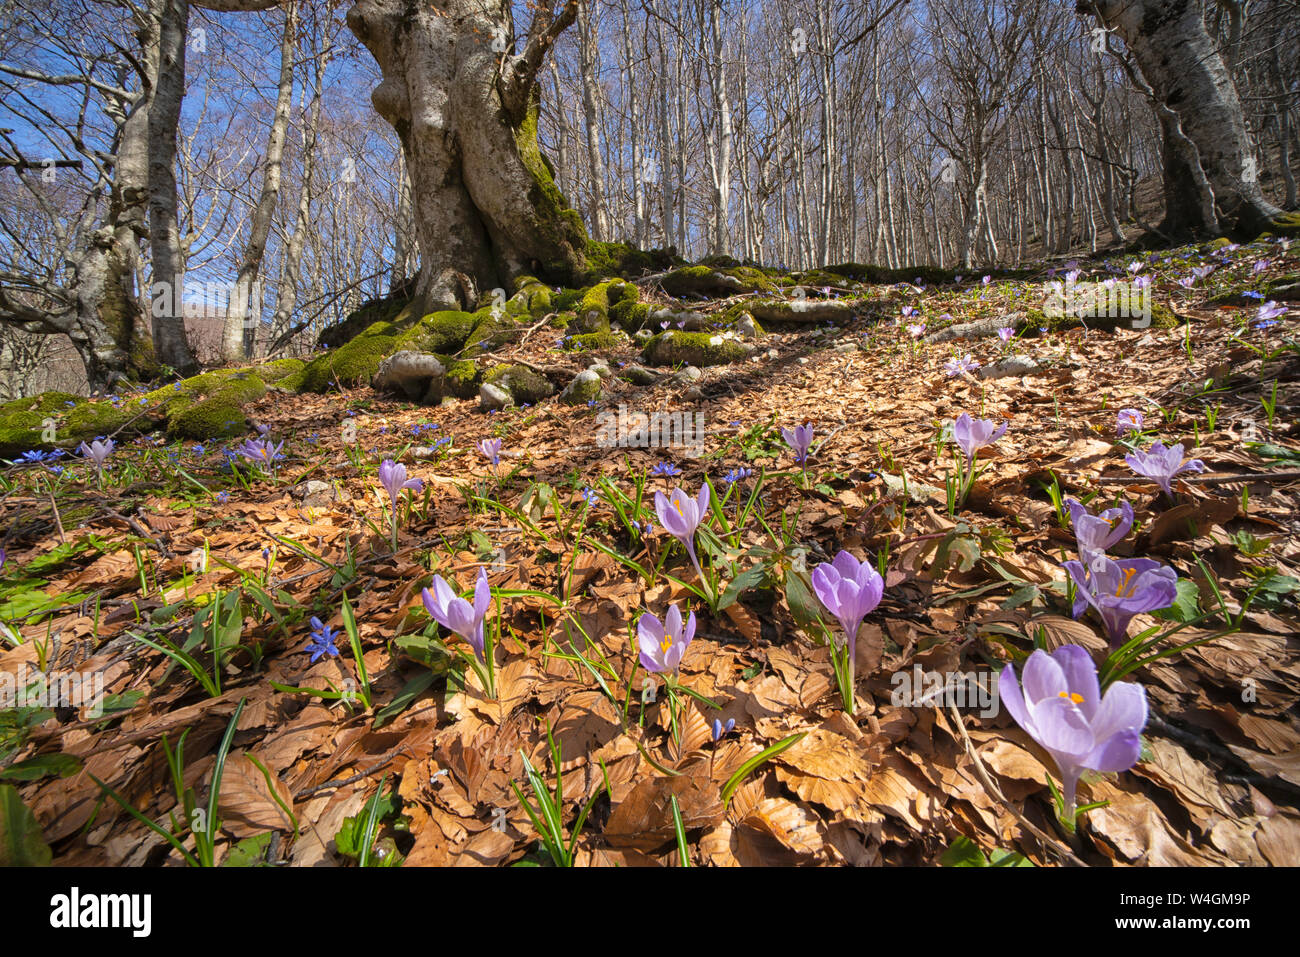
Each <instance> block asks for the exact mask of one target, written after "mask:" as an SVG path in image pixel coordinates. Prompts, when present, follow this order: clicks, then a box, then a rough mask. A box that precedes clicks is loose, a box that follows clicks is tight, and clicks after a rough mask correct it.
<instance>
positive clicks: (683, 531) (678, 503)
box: [655, 483, 709, 581]
mask: <svg viewBox="0 0 1300 957" xmlns="http://www.w3.org/2000/svg"><path fill="white" fill-rule="evenodd" d="M708 512H709V486H708V483H705V484H704V485H701V486H700V494H699V495H698V496H697V497H696V498H691V497H690V496H689V495H687V494H686V493H685V492H683V491H682V490H681V489H679V488H675V489H673V490H672V494H671V495H664V493H663V492H659V491H656V492H655V513H656V514H657V515H658V516H659V524H660V525H662V526H663V527H664V528H666V529H668V534H670V535H672V536H673V537H674V538H676V539H677V540H678V541H679V542H681V543H682V544H683V545H685V546H686V551H687V553H688V554H689V555H690V556H691V564H692V565H694V566H695V571H696V572H697V573H698V574H699V576H700V580H701V581H702V580H703V579H704V573H703V572H702V571H700V563H699V560H698V559H697V558H696V557H695V530H696V529H697V528H699V527H700V522H701V521H702V520H703V519H704V516H705V515H707V514H708Z"/></svg>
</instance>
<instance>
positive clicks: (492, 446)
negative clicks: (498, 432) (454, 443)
mask: <svg viewBox="0 0 1300 957" xmlns="http://www.w3.org/2000/svg"><path fill="white" fill-rule="evenodd" d="M474 447H475V448H476V449H478V450H479V451H480V452H482V453H483V456H484V458H486V459H487V460H488V461H489V462H491V463H492V464H493V465H494V466H496V465H500V464H501V440H500V439H483V440H481V441H479V442H475V443H474Z"/></svg>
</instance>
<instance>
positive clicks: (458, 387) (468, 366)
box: [438, 356, 483, 399]
mask: <svg viewBox="0 0 1300 957" xmlns="http://www.w3.org/2000/svg"><path fill="white" fill-rule="evenodd" d="M438 361H439V362H441V363H442V364H443V367H444V368H445V369H446V370H447V371H446V372H445V373H443V376H442V381H443V384H444V386H445V388H446V391H447V393H448V394H450V395H454V396H455V397H456V398H458V399H472V398H474V396H476V395H478V387H479V383H480V382H481V381H482V379H483V376H482V374H481V372H480V370H479V367H478V365H477V364H476V363H475V362H474V361H473V360H472V359H453V358H452V357H451V356H438Z"/></svg>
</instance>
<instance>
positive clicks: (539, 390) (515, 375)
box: [483, 365, 555, 405]
mask: <svg viewBox="0 0 1300 957" xmlns="http://www.w3.org/2000/svg"><path fill="white" fill-rule="evenodd" d="M483 382H485V383H486V384H488V385H494V386H496V387H497V388H499V389H504V390H505V391H506V392H509V393H510V395H511V396H513V397H514V400H515V402H516V404H518V405H522V404H523V403H525V402H529V403H536V402H540V401H542V400H543V399H548V398H550V397H551V396H552V395H554V394H555V386H553V385H551V382H550V380H549V379H547V378H546V377H545V376H542V375H539V374H538V373H536V372H534V371H533V370H532V369H530V368H528V367H527V366H521V365H499V366H493V367H492V368H491V369H489V370H488V372H487V374H486V375H484V376H483Z"/></svg>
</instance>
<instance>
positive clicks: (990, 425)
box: [952, 412, 1007, 468]
mask: <svg viewBox="0 0 1300 957" xmlns="http://www.w3.org/2000/svg"><path fill="white" fill-rule="evenodd" d="M1006 430H1007V420H1006V419H1003V420H1002V424H1001V425H996V424H995V423H994V421H993V420H992V419H972V418H971V417H970V413H968V412H963V413H962V414H961V416H960V418H958V419H957V421H956V422H954V423H953V424H952V440H953V441H954V442H956V443H957V447H958V448H960V449H961V450H962V452H964V453H965V454H966V467H967V468H970V466H971V465H972V464H973V463H974V461H975V453H976V452H978V451H979V450H980V449H982V448H984V446H986V445H992V444H993V443H994V442H996V441H997V440H998V439H1000V438H1002V433H1004V432H1006Z"/></svg>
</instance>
